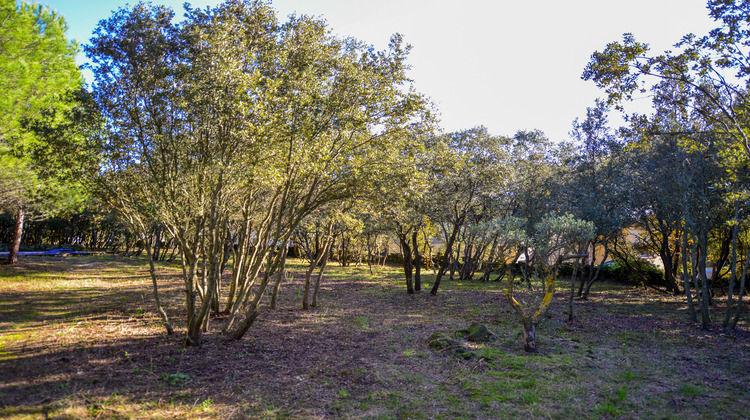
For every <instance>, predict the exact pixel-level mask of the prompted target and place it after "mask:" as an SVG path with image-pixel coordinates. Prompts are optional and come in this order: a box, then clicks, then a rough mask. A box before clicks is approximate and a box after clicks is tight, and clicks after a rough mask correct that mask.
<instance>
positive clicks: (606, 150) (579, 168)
mask: <svg viewBox="0 0 750 420" xmlns="http://www.w3.org/2000/svg"><path fill="white" fill-rule="evenodd" d="M608 113H609V107H608V106H607V105H606V103H604V102H603V101H599V100H597V101H596V105H595V106H594V107H591V108H587V109H586V118H585V119H584V120H583V121H582V122H579V121H578V120H577V119H576V121H574V123H573V131H571V136H572V137H573V138H574V140H575V141H576V142H577V144H578V152H577V154H576V156H575V157H574V158H573V160H572V162H571V164H572V168H571V179H570V182H569V183H568V184H567V185H566V187H565V190H566V195H567V198H566V203H565V204H566V205H567V207H568V208H569V211H571V212H572V213H573V214H575V215H576V217H578V218H579V219H582V220H588V221H590V222H592V223H593V224H594V227H595V228H596V232H595V233H596V234H595V236H594V238H592V241H591V243H590V244H589V247H590V249H591V257H590V259H589V270H588V273H589V274H588V279H586V281H584V280H583V278H582V280H581V285H580V288H579V292H578V295H579V296H580V297H581V298H582V299H584V300H585V299H587V298H588V294H589V290H590V289H591V286H592V284H593V283H594V282H595V281H596V280H597V278H598V277H599V273H600V271H601V265H600V266H599V268H598V269H596V270H595V269H594V267H595V265H596V263H597V261H596V249H597V248H598V247H602V248H603V249H604V257H603V259H606V258H607V256H608V255H609V243H610V242H612V241H613V240H614V239H615V238H616V237H617V235H618V234H619V233H620V231H621V230H622V229H623V228H625V227H626V225H627V223H628V222H629V221H630V220H629V219H630V216H629V214H628V213H629V212H628V210H629V209H628V208H627V203H628V195H629V191H628V190H627V188H624V187H625V183H624V182H623V177H624V174H623V165H622V160H621V159H619V155H620V152H621V150H622V144H621V142H620V141H619V140H618V138H617V136H616V135H615V134H614V133H612V130H611V129H610V127H609V125H608V117H607V115H608ZM601 262H604V261H599V263H601Z"/></svg>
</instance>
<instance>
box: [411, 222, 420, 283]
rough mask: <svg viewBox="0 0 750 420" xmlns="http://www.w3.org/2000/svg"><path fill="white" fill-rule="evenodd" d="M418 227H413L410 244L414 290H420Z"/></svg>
mask: <svg viewBox="0 0 750 420" xmlns="http://www.w3.org/2000/svg"><path fill="white" fill-rule="evenodd" d="M417 235H419V229H416V228H415V229H414V232H412V234H411V241H412V246H413V248H414V291H416V292H419V291H420V290H422V254H421V253H420V252H419V243H418V242H417Z"/></svg>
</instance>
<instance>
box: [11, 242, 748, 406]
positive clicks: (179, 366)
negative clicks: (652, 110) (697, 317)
mask: <svg viewBox="0 0 750 420" xmlns="http://www.w3.org/2000/svg"><path fill="white" fill-rule="evenodd" d="M288 268H289V273H288V276H287V277H288V279H287V281H285V282H284V283H283V286H282V290H281V295H280V302H279V307H278V309H276V310H271V309H269V308H267V307H265V308H263V311H262V313H261V315H260V317H259V319H258V321H257V322H256V323H255V325H254V326H253V327H252V328H251V329H250V331H249V332H248V333H247V334H246V336H245V337H244V338H243V339H242V340H239V341H235V340H232V339H231V338H230V337H228V336H225V335H222V334H221V333H220V331H221V329H222V326H223V323H224V322H225V321H226V319H225V318H223V317H218V318H212V321H211V325H210V331H209V332H208V333H206V336H205V344H204V345H202V346H200V347H192V348H184V347H183V346H182V342H183V335H184V328H179V327H180V326H183V325H184V318H185V314H184V313H183V312H182V311H184V309H182V305H181V303H182V301H183V298H182V296H183V293H184V292H183V291H181V288H180V287H181V283H180V280H179V276H178V275H179V269H178V268H177V267H176V266H170V265H163V266H162V267H161V268H160V270H159V273H160V278H161V287H162V293H163V300H164V301H165V302H166V306H167V307H168V312H169V314H170V316H171V317H172V319H173V320H175V321H176V324H177V326H178V330H177V333H176V335H174V336H167V335H166V334H165V331H164V329H163V328H162V327H161V326H160V324H159V319H158V318H157V317H156V315H155V313H154V306H153V297H152V295H151V289H150V280H149V278H148V271H147V265H146V264H145V261H143V260H138V259H122V258H119V257H113V256H86V257H27V258H24V259H22V261H21V264H19V265H18V266H15V267H1V268H0V287H1V288H0V417H6V418H233V419H234V418H236V419H242V418H334V417H342V418H439V417H442V418H459V417H460V418H517V417H521V416H524V417H535V418H536V417H550V418H574V417H584V418H682V419H684V418H718V417H720V418H738V419H739V418H750V387H748V383H750V357H749V356H750V334H749V333H748V327H747V321H746V320H747V319H748V314H747V313H745V314H744V315H743V317H744V320H743V322H742V323H741V324H740V328H739V331H737V332H736V333H735V334H733V335H732V334H726V333H725V332H723V331H722V330H721V329H720V328H719V326H718V325H719V324H720V322H719V320H720V317H721V316H723V306H722V305H723V304H722V300H721V299H718V302H717V304H716V306H715V308H714V309H713V310H714V313H712V317H713V320H714V324H715V326H714V327H713V328H712V329H711V330H709V331H702V330H700V329H699V328H698V326H697V325H694V324H692V323H690V322H687V321H686V320H685V312H686V309H685V302H684V300H685V299H684V297H673V296H667V295H663V294H661V293H658V292H655V291H653V290H646V289H642V288H633V287H632V286H624V285H613V284H599V285H596V286H595V289H594V290H593V293H592V297H591V298H590V300H589V301H586V302H583V301H576V303H575V305H576V306H575V313H576V319H575V320H574V321H573V322H567V313H566V312H565V311H566V302H565V298H566V296H565V294H566V292H565V291H560V292H558V294H557V298H556V301H555V302H554V303H553V305H552V306H551V308H550V314H549V316H548V317H547V318H546V319H545V320H544V321H543V322H542V324H541V325H540V328H539V348H540V351H539V353H538V354H535V355H528V354H525V353H524V352H523V350H522V345H521V331H522V330H521V327H520V324H519V321H518V317H517V315H516V314H515V313H514V312H512V310H511V308H510V307H509V305H508V304H507V303H506V301H505V298H504V297H503V289H502V285H500V284H497V283H477V282H458V281H453V282H447V284H445V288H444V289H443V290H442V291H441V293H439V295H438V296H430V295H429V293H426V292H424V293H421V294H417V295H415V296H409V295H407V294H406V292H405V286H404V285H403V281H402V280H401V278H400V276H399V272H398V270H397V269H395V268H378V269H376V272H375V274H374V275H370V274H369V271H368V270H367V267H346V268H340V267H335V266H334V267H330V270H329V271H328V273H327V275H326V278H325V280H324V283H323V285H322V290H321V295H320V297H319V305H318V307H317V308H314V309H312V310H310V311H303V310H302V309H301V300H302V287H303V277H302V273H303V270H304V265H303V264H302V263H301V262H298V261H293V262H292V263H291V264H290V267H288ZM426 281H427V283H430V284H431V276H427V279H426ZM268 300H269V299H267V300H266V302H267V301H268ZM473 322H479V323H483V324H485V325H487V326H488V327H489V329H490V330H491V331H492V332H494V333H495V334H496V335H497V336H498V339H497V340H496V341H493V342H489V343H464V346H465V347H466V348H467V349H468V350H469V351H471V352H472V354H473V356H474V357H472V358H470V359H468V360H465V359H464V358H461V357H457V356H456V355H454V354H453V352H452V351H449V350H436V349H433V348H430V346H429V345H428V342H429V337H430V336H431V335H432V334H434V333H444V334H448V335H452V334H454V333H455V331H457V330H460V329H462V328H466V327H468V326H469V325H470V324H471V323H473Z"/></svg>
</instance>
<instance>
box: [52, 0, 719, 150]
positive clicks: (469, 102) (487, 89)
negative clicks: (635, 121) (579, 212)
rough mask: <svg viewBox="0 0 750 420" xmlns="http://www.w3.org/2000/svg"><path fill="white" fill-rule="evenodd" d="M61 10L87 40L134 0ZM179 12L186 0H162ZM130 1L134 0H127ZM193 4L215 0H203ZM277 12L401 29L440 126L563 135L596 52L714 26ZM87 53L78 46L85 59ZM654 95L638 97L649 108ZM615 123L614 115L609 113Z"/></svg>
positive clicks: (686, 9) (420, 13)
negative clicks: (630, 40)
mask: <svg viewBox="0 0 750 420" xmlns="http://www.w3.org/2000/svg"><path fill="white" fill-rule="evenodd" d="M40 2H41V3H42V4H48V5H50V7H52V8H53V9H55V10H57V11H58V12H59V13H61V14H63V15H64V16H65V19H66V20H67V22H68V25H69V27H70V30H69V33H68V35H69V36H70V37H71V38H75V39H77V40H78V41H79V42H80V43H81V44H85V43H86V42H88V39H89V38H90V37H91V33H92V31H93V30H94V28H95V27H96V24H97V22H98V21H99V20H101V19H105V18H107V17H108V16H109V15H110V14H111V11H112V10H114V9H117V8H118V7H120V6H124V5H125V4H127V3H128V2H126V1H118V0H99V1H89V0H50V1H44V0H41V1H40ZM153 2H154V3H160V4H168V5H171V6H172V7H173V8H174V9H175V10H176V11H177V14H178V15H181V14H182V13H181V11H182V4H183V3H184V1H179V0H178V1H174V0H169V1H158V0H153ZM130 3H134V2H132V1H131V2H130ZM190 3H191V4H192V5H193V6H195V7H205V6H207V5H215V4H217V3H219V1H211V0H197V1H192V2H190ZM272 4H273V7H274V8H275V9H276V10H277V11H278V12H279V16H282V17H283V16H286V15H288V14H290V13H293V12H298V13H304V14H311V15H316V16H321V17H323V18H325V19H326V20H327V21H328V23H329V25H330V26H331V27H332V29H333V31H334V32H335V33H337V34H340V35H342V36H354V37H356V38H359V39H361V40H363V41H366V42H368V43H370V44H373V45H374V46H375V47H377V48H381V49H382V48H385V46H386V45H387V43H388V39H389V38H390V35H391V34H393V33H395V32H399V33H402V34H404V36H405V39H406V41H407V42H408V43H410V44H412V46H413V50H412V54H411V57H410V60H409V61H410V63H411V65H412V70H411V77H412V78H413V79H414V81H415V87H416V88H417V90H419V91H420V92H422V93H424V94H425V95H427V96H428V97H430V98H431V99H432V101H433V102H435V103H436V105H437V108H438V110H439V111H440V113H441V121H442V127H443V129H444V130H446V131H456V130H461V129H465V128H471V127H474V126H477V125H484V126H486V127H488V128H489V130H490V132H492V133H494V134H504V135H512V134H513V133H515V132H516V131H517V130H519V129H541V130H542V131H544V132H545V133H546V134H547V136H548V137H550V138H551V139H552V140H565V139H567V138H568V134H567V133H568V132H569V131H570V128H571V123H572V121H573V120H574V119H575V118H576V117H581V116H583V115H585V110H586V107H587V106H592V105H593V103H594V99H595V98H597V97H601V96H603V93H602V92H600V91H599V90H597V89H596V87H594V86H593V84H592V83H591V82H584V81H582V80H581V79H580V75H581V72H582V71H583V68H584V66H585V65H586V63H587V62H588V59H589V57H590V56H591V53H592V52H594V51H595V50H601V49H602V48H604V46H605V45H606V44H607V43H608V42H611V41H615V40H619V39H621V36H622V34H623V33H624V32H632V33H633V34H635V36H636V38H637V39H639V40H640V41H645V42H648V43H649V44H650V45H651V46H652V48H653V49H654V50H656V51H663V50H665V49H669V48H670V47H671V46H672V45H673V44H674V43H676V42H677V41H679V40H680V38H681V37H682V35H684V34H687V33H690V32H692V33H696V34H704V33H706V32H707V31H708V30H709V29H711V28H712V27H713V26H714V22H712V21H711V20H710V18H709V17H708V14H707V11H706V6H705V5H706V2H705V0H629V1H621V0H566V1H561V0H535V1H533V0H529V1H518V0H513V1H507V0H463V1H461V2H457V1H447V0H431V1H430V0H346V1H344V0H275V1H273V3H272ZM84 60H85V57H83V55H81V57H79V62H83V61H84ZM648 105H649V99H648V98H647V97H644V98H642V99H640V100H638V101H636V103H635V104H634V106H633V108H632V109H634V110H638V111H639V112H645V111H646V110H647V109H648ZM613 121H614V122H615V123H616V122H617V118H616V116H615V117H614V118H613Z"/></svg>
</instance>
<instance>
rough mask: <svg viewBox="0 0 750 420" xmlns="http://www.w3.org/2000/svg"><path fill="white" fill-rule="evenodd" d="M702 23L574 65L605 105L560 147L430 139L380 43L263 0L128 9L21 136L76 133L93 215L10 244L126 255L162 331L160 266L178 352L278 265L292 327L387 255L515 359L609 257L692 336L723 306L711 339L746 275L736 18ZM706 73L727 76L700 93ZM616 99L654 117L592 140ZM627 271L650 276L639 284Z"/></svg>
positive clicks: (464, 135) (478, 135)
mask: <svg viewBox="0 0 750 420" xmlns="http://www.w3.org/2000/svg"><path fill="white" fill-rule="evenodd" d="M714 3H716V4H714ZM719 3H720V2H709V8H710V10H711V12H712V13H714V14H715V16H714V17H716V18H717V19H719V20H721V19H724V21H723V22H724V23H725V24H724V25H723V26H722V27H721V28H719V29H717V30H716V31H714V32H712V33H711V34H709V35H707V36H706V37H704V38H697V37H686V38H685V39H684V40H683V42H682V44H681V50H680V52H679V53H665V54H664V55H661V56H649V55H648V50H647V46H646V45H645V44H641V43H638V42H636V41H635V40H634V38H633V37H632V36H629V35H627V36H626V37H625V38H624V40H623V42H622V43H612V44H610V45H608V46H607V49H606V50H605V51H603V52H596V53H594V55H593V56H592V59H591V62H590V63H589V65H588V66H587V67H586V69H585V70H584V75H583V76H584V78H586V79H590V80H593V81H594V82H595V83H597V84H598V85H599V86H600V87H602V88H603V89H605V92H606V94H607V95H608V96H607V99H606V100H603V101H597V102H596V103H595V104H594V105H593V106H592V107H591V108H589V109H587V110H586V113H585V116H583V117H582V118H581V119H580V120H576V121H575V122H574V123H573V127H572V131H571V135H570V139H569V141H563V142H552V141H550V140H549V139H548V138H546V136H545V135H544V134H543V133H542V132H539V131H519V132H517V133H516V134H514V135H512V136H498V135H493V134H491V133H489V132H488V131H487V130H486V129H485V128H483V127H477V128H472V129H468V130H464V131H459V132H455V133H440V132H439V130H438V129H437V121H436V118H435V115H436V112H435V110H434V109H433V106H432V105H431V104H430V103H429V101H428V99H427V98H425V97H423V96H422V95H420V94H419V93H417V92H416V91H414V89H413V87H412V82H411V80H410V79H409V78H408V75H407V71H408V63H407V57H408V53H409V46H408V45H406V44H405V43H404V41H403V39H402V38H401V36H399V35H394V36H393V37H392V39H391V42H390V44H389V46H388V48H387V49H386V50H384V51H377V50H375V49H374V48H372V47H371V46H370V45H367V44H365V43H363V42H361V41H358V40H355V39H351V38H339V37H336V36H333V35H332V34H331V31H330V29H329V28H328V27H327V25H326V23H325V22H324V21H322V20H319V19H316V18H312V17H309V16H292V17H290V18H289V19H288V20H287V21H279V20H278V18H277V16H276V14H275V12H274V10H273V9H272V8H271V7H270V6H269V5H267V4H266V3H264V2H262V1H250V0H230V1H227V2H225V3H222V4H220V5H218V6H216V7H209V8H206V9H193V8H191V7H190V6H189V5H187V6H186V13H185V19H184V20H183V21H181V22H180V23H174V12H173V11H172V10H171V9H169V8H166V7H163V6H158V5H153V4H150V3H138V4H136V5H135V6H133V7H129V8H122V9H119V10H118V11H116V12H114V13H113V15H112V16H111V17H110V18H109V19H106V20H103V21H101V22H100V23H99V26H98V27H97V29H96V31H95V32H94V37H93V38H92V39H91V43H90V44H89V45H86V46H85V51H86V53H87V55H88V57H89V59H90V60H91V63H92V64H91V68H92V71H93V73H94V77H95V82H94V84H93V86H92V92H91V94H83V93H79V95H78V96H77V97H76V98H77V99H76V100H75V101H73V105H71V106H70V107H68V108H66V110H65V112H64V113H63V114H62V115H63V116H67V117H65V118H68V119H69V120H70V121H74V122H75V123H71V124H70V125H67V126H64V127H65V130H62V128H60V127H63V126H60V125H59V124H57V125H54V126H53V127H52V128H54V129H50V125H49V124H47V125H44V124H42V125H38V126H29V128H28V130H27V133H32V134H34V135H35V136H36V137H35V138H37V139H43V140H45V141H38V142H35V143H34V142H32V143H30V144H33V145H36V146H34V147H30V149H29V150H30V151H34V150H37V148H38V147H39V146H38V145H40V144H41V145H45V144H46V145H49V144H52V143H54V141H57V140H60V139H61V138H71V137H70V136H69V134H70V133H71V132H75V133H78V134H77V136H78V137H75V138H78V139H83V140H80V141H78V142H73V143H64V145H65V146H66V147H67V148H68V149H69V150H72V152H71V153H69V154H68V155H70V156H73V157H76V159H80V160H81V161H82V162H84V163H85V164H82V165H81V166H82V167H81V168H79V169H80V170H78V171H77V172H75V173H76V174H78V173H80V174H83V175H82V176H80V177H79V178H77V179H80V180H82V181H81V182H82V185H83V187H82V189H85V191H86V193H87V194H88V197H89V199H90V200H92V201H93V200H95V202H96V203H98V204H99V205H101V206H102V208H103V210H101V213H91V214H87V213H80V214H78V215H77V216H74V218H73V219H70V222H71V223H70V224H69V225H68V226H67V227H66V228H63V227H61V226H57V227H56V225H55V222H54V221H51V220H48V221H47V222H45V223H46V224H38V225H37V224H29V225H28V227H27V229H28V230H27V236H26V238H27V239H26V240H27V242H34V241H37V240H41V241H44V240H45V239H46V240H49V241H51V242H55V241H58V242H62V241H63V240H65V241H71V243H80V244H82V245H84V246H92V247H94V248H104V249H110V250H115V249H116V250H118V251H124V252H138V249H142V250H143V252H145V253H146V255H147V256H148V258H149V263H150V266H151V270H150V272H151V277H152V284H153V290H154V298H155V301H156V304H157V308H158V311H159V313H160V315H161V317H162V319H163V321H164V325H165V327H166V329H167V331H168V332H170V333H171V332H172V330H173V329H172V320H171V319H169V317H168V316H167V313H166V312H165V311H164V310H163V308H161V305H160V300H159V292H158V285H159V282H158V278H157V273H156V270H155V266H154V262H155V261H156V260H159V259H165V258H166V259H171V258H174V259H175V260H179V262H180V264H181V265H182V274H183V275H182V277H183V280H184V286H185V290H184V291H185V307H186V312H187V317H186V320H185V322H186V324H187V336H186V343H187V344H188V345H193V344H199V343H200V342H201V333H202V331H204V330H206V329H207V328H208V324H209V319H210V318H211V316H213V315H214V314H218V313H224V314H226V315H227V317H228V322H227V323H226V324H225V332H227V333H231V334H232V335H233V337H234V338H241V337H242V336H243V335H244V334H245V332H246V331H247V330H248V329H249V328H250V327H251V326H252V324H253V323H254V321H255V320H256V319H257V317H258V316H259V310H260V307H261V303H262V299H263V297H264V296H266V294H270V295H271V302H270V305H271V306H272V307H273V306H274V305H275V302H276V295H277V293H278V291H279V286H280V283H281V281H282V279H283V275H284V267H285V263H286V259H287V257H288V256H289V255H290V253H292V254H291V255H294V256H299V257H302V258H306V259H307V260H308V261H309V262H310V268H309V269H308V271H307V272H306V287H305V293H304V296H303V301H302V306H303V307H304V308H308V307H310V306H315V305H316V300H317V290H318V287H319V285H320V281H321V279H322V277H323V274H324V270H325V267H326V264H327V263H328V262H329V261H330V260H332V259H335V260H337V261H338V262H340V263H342V264H344V265H346V264H350V263H354V264H360V263H362V264H365V263H366V264H369V265H370V266H371V267H372V265H374V264H383V263H384V261H385V260H386V259H387V258H388V255H389V252H390V248H389V246H390V245H389V244H391V243H397V244H398V247H399V248H400V256H401V258H400V263H401V264H402V265H403V272H404V280H405V284H406V291H407V293H410V294H412V293H416V292H419V291H421V290H422V289H423V288H428V287H429V289H430V293H432V294H433V295H434V294H437V293H438V292H439V290H440V285H441V282H442V281H443V279H445V278H446V277H449V278H460V279H464V280H470V279H478V280H482V281H490V280H503V281H505V282H506V289H507V292H506V296H507V297H508V300H509V302H510V303H511V306H512V307H514V308H515V309H516V311H517V312H518V314H519V316H520V317H521V319H522V321H523V323H524V330H525V333H526V338H525V345H526V348H527V350H529V351H534V349H535V327H536V324H537V323H538V322H539V319H540V317H541V315H542V314H543V313H544V310H545V308H546V306H547V305H548V304H549V302H550V301H551V298H552V294H553V293H554V291H555V285H556V283H555V281H556V278H557V276H558V274H559V273H560V271H561V268H564V269H565V270H568V272H569V275H570V278H571V283H570V305H569V309H568V310H569V316H570V317H571V318H572V317H573V304H572V302H573V297H574V295H575V294H577V295H579V296H580V297H581V298H583V299H586V298H587V296H588V294H589V291H590V288H591V287H592V284H594V283H595V282H596V280H597V279H598V278H601V277H602V276H603V274H602V272H603V271H602V270H609V269H610V268H611V267H610V266H607V265H604V264H602V263H603V262H604V261H606V260H608V259H611V258H614V259H615V260H616V261H617V265H618V266H619V267H624V270H626V271H627V272H628V273H629V274H628V276H630V278H631V279H635V280H636V281H644V282H647V283H649V284H650V285H651V286H653V287H657V288H662V289H664V290H665V291H667V292H671V293H675V294H677V293H683V294H684V295H685V296H686V299H687V301H688V303H689V305H688V310H689V311H690V316H691V317H692V318H693V319H694V320H696V321H697V319H698V314H700V317H701V322H702V325H703V327H704V328H707V327H708V325H709V324H710V322H711V319H710V312H709V306H710V305H711V296H712V294H713V293H714V292H715V291H716V290H718V289H722V290H723V292H724V293H726V294H727V296H728V305H727V311H726V314H725V317H724V321H723V326H724V327H725V328H727V329H732V328H734V327H735V326H736V325H737V322H738V318H739V313H740V309H741V306H740V305H741V301H742V298H743V294H744V293H745V288H746V279H747V272H748V262H749V261H750V258H748V257H749V255H748V249H749V248H750V246H749V245H750V239H749V237H748V227H749V226H750V224H748V208H749V206H748V187H749V186H750V181H749V179H748V177H749V176H750V175H749V174H750V168H748V162H750V147H749V146H748V144H749V143H748V140H747V139H748V137H747V134H746V133H747V127H750V123H748V121H747V115H748V114H747V113H746V112H745V111H746V110H747V106H748V103H750V102H749V101H747V100H746V99H747V96H746V95H747V89H746V84H745V83H744V81H750V77H749V76H750V74H749V72H748V71H747V67H746V66H744V64H743V61H742V58H744V57H746V56H747V54H745V52H746V50H747V42H746V41H747V40H748V39H750V35H748V34H750V31H748V30H747V28H748V27H749V25H750V20H748V19H744V20H743V19H740V18H738V17H737V16H750V6H749V5H746V4H744V3H742V4H739V5H733V6H727V5H725V4H723V3H721V4H719ZM740 12H742V13H744V14H742V13H740ZM738 13H739V14H738ZM743 54H744V55H743ZM726 71H736V72H739V73H738V75H737V77H736V78H734V79H730V78H726V77H722V76H718V75H721V74H723V73H725V72H726ZM644 80H655V81H656V82H652V83H648V84H645V85H644ZM735 80H737V81H735ZM637 89H650V91H651V94H652V96H653V98H654V113H653V114H652V115H648V116H643V115H632V116H629V118H628V126H627V127H624V128H621V129H619V130H614V129H612V128H611V127H610V126H609V123H608V114H609V113H610V111H611V108H612V107H615V108H620V107H621V105H622V103H623V102H624V101H626V100H628V99H629V98H630V97H631V96H632V94H633V92H635V91H636V90H637ZM63 119H64V118H63ZM34 127H36V128H34ZM76 127H78V128H76ZM32 128H33V129H32ZM63 133H65V135H63ZM66 136H67V137H66ZM65 155H66V154H65V153H61V156H65ZM74 160H75V159H74ZM91 161H95V162H96V165H91ZM29 162H30V161H29ZM70 162H71V160H70V159H63V158H62V157H61V158H60V159H57V160H55V161H53V162H46V163H45V165H41V166H39V168H41V169H44V168H47V172H49V168H57V167H60V166H61V165H62V166H64V167H65V168H67V169H68V170H69V169H70V168H71V167H72V166H75V165H72V166H71V164H70ZM29 165H31V164H30V163H29ZM66 165H67V166H66ZM30 168H33V165H32V166H30ZM41 169H39V170H38V172H37V175H38V177H40V179H42V178H44V176H48V175H45V174H46V172H44V171H41ZM32 172H33V171H32ZM64 173H67V172H64ZM37 175H35V176H37ZM19 176H20V175H19ZM19 179H20V178H19ZM55 179H65V177H64V176H60V177H58V178H55ZM19 182H20V181H19ZM14 185H15V184H14ZM0 187H2V185H0ZM19 197H21V198H23V197H22V196H19ZM24 197H25V196H24ZM9 202H10V201H8V203H9ZM20 202H23V200H21V199H20V198H19V199H16V200H15V201H13V203H20ZM27 202H31V201H30V200H27ZM14 205H16V207H18V208H20V209H21V210H19V212H18V213H17V214H19V215H20V216H19V217H16V224H15V225H14V227H12V228H11V227H10V226H5V225H3V226H4V227H3V229H4V230H3V232H5V233H6V234H7V229H10V230H11V231H12V232H13V236H14V237H16V238H19V236H18V232H19V230H18V226H19V223H18V220H19V218H20V221H21V225H23V216H24V214H25V213H24V209H26V208H31V207H23V206H21V205H17V204H14ZM19 206H20V207H19ZM8 207H11V206H8ZM72 213H73V214H75V212H72ZM633 232H637V233H635V234H634V233H633ZM634 235H635V236H637V238H636V240H634V237H633V236H634ZM19 239H20V238H19ZM438 245H439V249H437V248H436V246H438ZM645 255H655V256H658V259H659V260H660V261H661V263H662V265H663V266H664V272H663V275H662V276H661V277H660V279H659V280H658V281H656V282H655V278H654V276H653V275H652V273H653V271H654V268H653V266H651V265H649V263H648V262H647V261H645V258H644V256H645ZM177 257H179V258H177ZM566 264H567V265H566ZM426 267H429V269H432V270H434V272H435V277H434V280H432V284H431V285H426V284H425V282H424V280H423V278H422V270H423V269H425V268H426ZM709 268H712V269H713V271H709V270H708V269H709ZM224 272H229V273H230V280H229V281H228V282H223V277H222V275H223V273H224ZM707 273H711V275H707ZM654 283H656V284H654ZM737 293H739V296H738V299H735V295H736V294H737ZM310 300H311V302H310ZM528 308H531V310H528ZM529 313H533V314H534V315H533V316H528V315H527V314H529Z"/></svg>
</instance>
